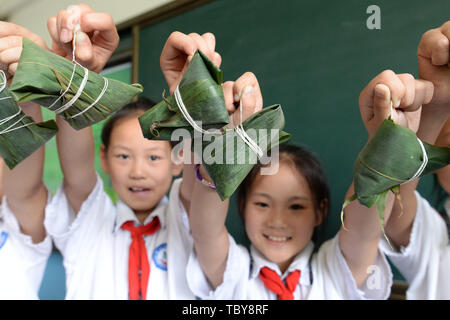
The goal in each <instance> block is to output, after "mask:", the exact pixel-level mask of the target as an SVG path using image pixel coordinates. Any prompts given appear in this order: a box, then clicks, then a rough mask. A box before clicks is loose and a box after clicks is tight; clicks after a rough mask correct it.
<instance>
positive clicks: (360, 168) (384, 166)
mask: <svg viewBox="0 0 450 320" xmlns="http://www.w3.org/2000/svg"><path fill="white" fill-rule="evenodd" d="M449 163H450V148H447V147H439V146H433V145H430V144H428V143H426V142H423V141H421V140H420V139H418V138H417V136H416V135H415V134H414V132H413V131H411V130H409V129H407V128H405V127H402V126H400V125H397V124H395V123H394V121H393V120H392V119H391V118H388V119H386V120H384V121H383V123H382V124H381V125H380V127H379V128H378V130H377V131H376V132H375V134H374V136H373V138H372V139H371V140H370V141H369V142H368V143H367V144H366V145H365V147H364V148H363V150H362V151H361V152H360V153H359V155H358V158H357V159H356V161H355V164H354V167H353V179H354V186H355V194H354V196H353V197H351V198H350V199H349V200H347V201H346V202H345V203H344V206H343V209H344V208H345V207H346V206H347V204H348V203H350V202H351V201H353V200H356V199H357V200H358V201H359V202H360V203H361V204H362V205H364V206H366V207H368V208H370V207H372V206H373V205H374V204H376V205H377V208H378V214H379V217H380V221H381V225H382V227H383V228H384V205H385V201H386V195H387V193H388V192H389V190H391V191H393V192H394V193H396V194H398V193H399V186H400V184H403V183H406V182H408V181H410V180H412V179H415V178H420V177H423V176H424V175H426V174H428V173H431V172H433V171H436V170H438V169H440V168H443V167H445V166H446V165H448V164H449ZM342 214H343V212H341V215H342Z"/></svg>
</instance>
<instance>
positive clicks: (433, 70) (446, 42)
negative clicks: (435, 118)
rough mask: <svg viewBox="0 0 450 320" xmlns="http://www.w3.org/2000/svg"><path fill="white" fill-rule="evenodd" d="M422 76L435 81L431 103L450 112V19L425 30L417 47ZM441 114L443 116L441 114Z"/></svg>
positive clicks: (447, 112)
mask: <svg viewBox="0 0 450 320" xmlns="http://www.w3.org/2000/svg"><path fill="white" fill-rule="evenodd" d="M417 58H418V63H419V75H420V78H422V79H425V80H428V81H431V82H433V84H434V95H433V99H432V100H431V101H430V104H433V106H437V107H438V108H439V109H442V110H443V111H445V113H446V114H447V116H448V115H449V114H450V21H447V22H446V23H444V24H443V25H442V26H441V27H440V28H436V29H431V30H428V31H427V32H425V33H424V34H423V36H422V38H421V39H420V43H419V46H418V48H417ZM439 116H442V114H441V115H439Z"/></svg>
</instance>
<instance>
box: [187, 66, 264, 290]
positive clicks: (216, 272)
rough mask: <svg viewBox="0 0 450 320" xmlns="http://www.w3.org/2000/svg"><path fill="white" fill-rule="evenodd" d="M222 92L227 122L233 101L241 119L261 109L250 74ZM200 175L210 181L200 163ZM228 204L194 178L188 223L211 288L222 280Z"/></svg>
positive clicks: (233, 117)
mask: <svg viewBox="0 0 450 320" xmlns="http://www.w3.org/2000/svg"><path fill="white" fill-rule="evenodd" d="M223 92H224V96H225V102H226V105H227V109H228V112H229V113H230V121H231V122H232V123H234V124H236V125H237V124H239V121H240V119H239V110H236V107H235V103H236V104H238V105H239V102H240V101H242V108H243V109H242V112H243V120H242V121H244V120H245V119H247V118H248V117H249V116H250V115H252V114H253V113H254V112H256V111H258V110H260V109H261V108H262V104H263V100H262V95H261V91H260V89H259V84H258V80H257V79H256V77H255V75H254V74H253V73H250V72H247V73H245V74H244V75H242V76H241V77H240V78H239V79H238V80H236V82H232V81H228V82H225V83H224V84H223ZM185 170H188V169H185ZM189 170H192V168H190V169H189ZM191 174H192V175H194V173H191ZM200 174H201V175H202V177H206V178H207V179H208V180H210V179H209V178H208V176H207V173H206V171H205V170H204V168H203V167H202V166H200ZM228 206H229V200H228V199H227V200H225V201H223V202H222V201H221V200H220V198H219V196H218V194H217V193H216V191H215V190H213V189H211V188H210V187H208V186H205V185H204V184H203V183H202V182H200V181H199V180H198V179H196V178H195V180H194V187H193V191H192V199H191V208H190V216H189V223H190V226H191V231H192V237H193V239H194V249H195V252H196V255H197V258H198V261H199V263H200V265H201V266H202V269H203V272H204V273H205V275H206V277H207V279H208V280H209V282H210V284H211V286H212V287H213V288H216V287H217V286H218V285H220V284H221V283H222V281H223V275H224V272H225V267H226V260H227V255H228V248H229V240H228V231H227V229H226V226H225V219H226V215H227V211H228Z"/></svg>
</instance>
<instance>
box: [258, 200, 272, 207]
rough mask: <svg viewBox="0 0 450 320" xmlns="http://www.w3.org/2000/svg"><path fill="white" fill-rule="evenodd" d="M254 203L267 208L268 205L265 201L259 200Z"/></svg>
mask: <svg viewBox="0 0 450 320" xmlns="http://www.w3.org/2000/svg"><path fill="white" fill-rule="evenodd" d="M255 205H256V206H257V207H261V208H268V207H269V205H268V204H267V203H265V202H261V201H258V202H255Z"/></svg>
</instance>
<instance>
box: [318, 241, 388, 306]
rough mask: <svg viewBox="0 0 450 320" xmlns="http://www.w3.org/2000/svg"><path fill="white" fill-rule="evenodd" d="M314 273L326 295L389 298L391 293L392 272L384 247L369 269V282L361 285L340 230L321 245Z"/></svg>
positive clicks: (326, 296)
mask: <svg viewBox="0 0 450 320" xmlns="http://www.w3.org/2000/svg"><path fill="white" fill-rule="evenodd" d="M314 269H315V270H314ZM313 273H314V274H315V278H314V281H316V279H317V280H318V281H319V282H320V286H321V287H322V290H323V294H324V298H325V299H345V300H360V299H387V298H389V295H390V288H391V285H392V272H391V268H390V266H389V264H388V262H387V260H386V258H385V257H384V255H383V254H381V252H380V250H379V251H378V253H377V257H376V259H375V263H374V264H373V265H372V266H370V267H369V268H368V270H367V273H368V277H367V279H366V281H365V283H364V284H363V286H362V287H361V288H358V287H357V285H356V281H355V279H354V277H353V274H352V272H351V270H350V268H349V266H348V264H347V261H346V260H345V258H344V256H343V254H342V251H341V249H340V247H339V233H338V234H337V235H336V236H335V237H334V238H333V239H330V240H328V241H327V242H325V243H324V244H323V245H322V246H321V248H320V249H319V252H318V253H317V260H316V263H314V265H313ZM316 275H317V276H316Z"/></svg>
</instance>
